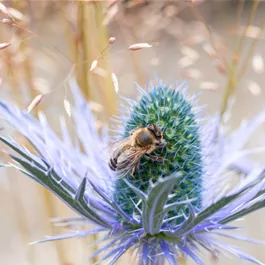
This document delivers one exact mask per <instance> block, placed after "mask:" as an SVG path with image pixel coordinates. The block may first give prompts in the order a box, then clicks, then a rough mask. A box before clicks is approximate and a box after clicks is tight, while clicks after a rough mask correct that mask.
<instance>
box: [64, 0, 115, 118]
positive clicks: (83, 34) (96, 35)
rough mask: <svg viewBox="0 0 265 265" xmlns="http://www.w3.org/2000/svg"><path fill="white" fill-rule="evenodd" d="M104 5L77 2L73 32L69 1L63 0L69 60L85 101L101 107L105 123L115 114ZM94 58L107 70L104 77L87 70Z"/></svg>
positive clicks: (103, 3)
mask: <svg viewBox="0 0 265 265" xmlns="http://www.w3.org/2000/svg"><path fill="white" fill-rule="evenodd" d="M105 4H106V3H105V2H103V1H95V2H94V1H93V2H86V1H77V7H78V8H77V16H76V20H77V30H76V32H73V30H72V28H71V27H70V22H69V21H68V12H70V10H69V8H70V7H69V4H66V3H64V2H62V11H63V18H64V22H65V33H66V37H67V40H68V42H69V48H70V54H71V60H72V63H73V65H74V66H75V75H76V78H77V80H78V83H79V86H80V89H81V90H82V92H83V94H84V95H85V97H86V98H87V100H89V101H95V102H98V103H100V104H101V105H102V106H104V113H103V115H102V116H101V117H100V118H101V119H102V120H103V121H105V122H106V121H107V118H108V117H110V116H111V115H113V114H115V113H116V109H117V95H116V94H115V91H114V86H113V83H112V80H111V71H110V69H109V66H108V49H106V47H107V46H108V45H109V41H108V40H109V36H108V32H107V29H106V26H104V25H103V23H102V22H103V19H104V14H103V12H104V6H105ZM103 51H104V53H103V54H102V52H103ZM97 58H99V65H100V67H101V68H102V69H103V70H104V72H105V73H106V74H105V75H103V76H100V75H97V74H95V73H93V72H90V71H89V69H90V66H91V64H92V62H93V61H94V60H96V59H97Z"/></svg>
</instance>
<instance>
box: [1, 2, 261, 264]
mask: <svg viewBox="0 0 265 265" xmlns="http://www.w3.org/2000/svg"><path fill="white" fill-rule="evenodd" d="M264 14H265V3H263V2H262V1H250V0H249V1H244V0H232V1H221V0H218V1H214V0H204V1H203V0H199V1H198V0H197V1H195V0H193V1H184V0H180V1H177V0H175V1H174V0H173V1H167V0H163V1H162V0H161V1H158V0H126V1H114V0H112V1H93V0H90V1H89V0H88V1H66V0H65V1H30V0H29V1H26V0H19V1H2V2H1V1H0V22H1V23H0V44H1V45H0V47H1V48H0V97H1V100H2V99H5V100H8V101H9V102H12V103H15V104H17V105H19V106H20V107H21V108H23V109H27V107H28V106H29V105H30V103H31V102H32V100H33V99H34V98H35V97H36V96H38V95H44V96H43V97H42V100H41V102H39V104H37V105H36V106H35V108H34V109H33V110H32V114H33V115H37V113H38V112H39V111H42V112H44V113H45V114H46V115H47V117H48V120H49V121H50V123H51V126H52V127H53V128H54V129H55V131H57V132H58V133H59V126H58V124H59V118H60V117H61V116H65V117H67V123H68V125H69V127H70V128H71V118H70V117H69V116H68V115H67V112H69V103H70V104H71V96H70V93H69V92H68V88H67V82H68V80H69V79H70V78H76V79H77V80H78V83H79V85H80V88H81V89H82V91H83V93H84V94H85V96H86V98H87V100H88V101H89V103H90V104H91V107H92V109H93V111H94V113H95V116H96V117H97V120H98V123H97V125H98V129H99V131H100V129H101V127H102V125H103V124H104V123H108V124H109V125H111V121H110V119H109V118H110V117H111V115H113V114H115V113H117V107H118V104H119V101H120V99H119V96H120V95H121V96H126V97H132V98H134V97H136V90H135V89H134V82H137V83H138V84H139V85H141V86H143V87H145V86H146V85H147V84H148V82H150V81H153V82H154V83H155V82H156V79H157V77H159V78H161V79H162V80H163V81H164V82H165V83H168V84H173V85H174V84H175V83H176V81H181V80H186V81H187V83H188V85H189V93H190V94H196V93H200V97H199V103H200V104H205V105H206V111H205V117H206V115H214V114H215V113H216V112H218V111H220V110H222V109H224V107H226V106H227V102H228V101H227V100H225V97H226V96H227V95H230V94H231V95H233V96H235V99H236V100H235V101H234V105H233V108H232V109H231V113H230V114H232V115H226V114H225V115H224V120H225V122H226V129H227V131H229V130H232V129H233V128H235V127H237V126H238V125H239V124H240V123H241V122H242V121H243V122H244V121H245V120H247V119H250V118H251V117H253V116H254V115H255V114H257V113H258V112H259V111H261V110H262V109H264V108H265V94H264V88H263V84H264V81H265V77H264V69H263V68H264V67H263V58H264V56H265V48H264V47H265V46H264V44H265V43H264V33H263V31H264V27H265V21H264ZM110 37H115V38H116V41H115V42H114V43H112V44H109V38H110ZM5 43H6V44H5ZM135 43H148V44H150V45H152V47H150V48H143V49H141V50H137V51H132V50H128V47H129V46H130V45H132V44H135ZM8 44H11V45H10V46H8V47H5V46H7V45H8ZM93 61H97V67H96V68H94V69H92V70H91V71H90V69H91V64H92V63H93ZM94 65H95V62H94ZM113 76H116V78H117V81H118V82H113ZM231 80H232V81H233V80H234V81H235V82H232V81H231ZM114 81H115V80H114ZM115 89H116V90H118V93H116V92H115ZM228 105H229V104H228ZM228 116H229V117H228ZM84 118H85V117H84ZM228 118H230V119H228ZM226 120H228V121H226ZM264 132H265V127H263V128H260V130H259V131H258V132H257V133H256V134H255V137H253V140H251V141H250V142H249V146H254V145H256V146H259V145H261V144H262V143H263V144H264V142H265V141H264ZM2 133H3V134H9V135H10V134H11V135H12V136H13V137H15V138H16V139H18V140H19V141H21V143H23V144H25V145H26V146H27V145H28V143H26V142H25V140H24V139H23V138H22V137H21V136H20V135H18V134H17V133H16V132H13V131H12V130H11V129H10V128H8V127H7V129H5V130H4V131H3V132H2ZM84 133H85V132H84ZM87 137H89V135H87ZM1 148H3V147H1ZM29 148H30V147H29ZM255 159H256V161H257V162H256V163H259V161H260V162H262V160H263V162H265V161H264V157H262V156H260V157H255ZM1 160H6V157H4V155H2V154H1ZM0 172H1V173H0V213H1V218H0V264H8V265H9V264H10V265H24V264H25V265H44V264H50V265H84V264H93V263H94V262H96V260H95V259H93V260H88V257H89V255H90V254H91V253H92V252H93V251H94V250H96V249H97V247H98V246H97V245H95V244H93V242H94V241H95V239H96V238H95V237H87V238H84V239H77V240H75V239H71V240H65V241H59V242H51V243H45V244H39V245H28V243H29V242H32V241H34V240H37V239H41V238H42V237H43V236H45V235H51V234H53V235H54V234H57V233H63V232H65V231H66V229H69V228H67V227H64V228H62V227H55V226H54V225H52V223H51V219H52V218H54V217H70V216H74V213H73V212H71V211H70V210H69V209H67V208H66V207H65V206H64V205H63V204H62V203H61V202H60V201H59V200H58V199H57V198H56V197H55V196H54V195H52V194H51V193H49V192H48V191H46V190H44V189H43V188H42V187H40V186H38V185H37V184H36V183H34V182H33V181H32V180H30V179H28V178H27V177H25V176H23V175H22V174H20V173H18V172H16V171H14V170H13V169H10V168H1V171H0ZM236 180H237V179H236ZM233 182H235V180H233ZM264 213H265V212H264V210H263V211H259V212H258V213H255V214H252V215H251V216H249V217H247V218H245V220H244V221H242V222H241V223H242V226H244V227H245V228H244V229H243V231H241V233H242V234H244V235H246V236H250V237H254V238H257V239H261V240H262V239H263V240H264V239H265V226H264V221H263V220H264V219H263V217H264ZM239 245H240V247H242V248H243V249H244V250H247V251H248V253H249V254H251V255H254V256H255V257H256V258H258V259H260V260H262V261H263V262H265V251H264V250H265V247H264V246H262V245H251V244H243V243H240V244H239ZM205 258H206V260H207V264H235V262H237V263H242V264H247V262H245V261H244V262H243V261H242V262H241V261H238V260H233V259H230V258H221V259H220V260H216V259H215V258H213V257H210V256H209V255H208V254H207V255H206V257H205ZM133 263H134V259H133V258H132V257H131V255H130V253H128V255H127V256H126V257H123V258H121V260H120V261H119V264H133ZM180 263H181V264H185V263H187V264H192V263H191V262H190V261H185V260H180Z"/></svg>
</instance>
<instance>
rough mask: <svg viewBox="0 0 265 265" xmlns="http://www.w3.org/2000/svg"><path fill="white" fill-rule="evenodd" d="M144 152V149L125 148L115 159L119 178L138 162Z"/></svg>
mask: <svg viewBox="0 0 265 265" xmlns="http://www.w3.org/2000/svg"><path fill="white" fill-rule="evenodd" d="M145 153H146V150H145V149H136V148H134V147H132V148H129V149H127V150H126V151H125V152H123V154H122V155H121V156H120V158H119V159H118V161H117V165H116V171H117V175H118V177H119V178H123V177H125V176H126V175H127V174H129V173H130V172H131V171H132V170H133V168H134V167H135V166H136V165H137V164H138V163H139V161H140V159H141V157H142V156H143V155H144V154H145Z"/></svg>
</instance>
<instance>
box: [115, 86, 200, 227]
mask: <svg viewBox="0 0 265 265" xmlns="http://www.w3.org/2000/svg"><path fill="white" fill-rule="evenodd" d="M148 124H156V125H158V126H159V127H160V128H161V129H162V131H163V136H164V139H165V141H166V142H167V144H166V146H165V147H164V148H163V149H156V150H155V151H154V152H153V153H152V155H156V156H159V157H163V158H165V160H164V161H163V162H154V161H153V160H150V159H148V158H146V157H142V158H141V163H140V168H139V170H138V171H137V173H136V176H135V178H133V177H132V174H131V173H130V174H128V175H127V176H125V178H126V179H127V180H129V181H130V182H131V183H132V184H133V185H134V186H136V187H138V188H139V189H140V190H142V191H143V192H145V193H147V192H148V187H149V185H150V180H151V181H152V182H153V183H154V182H156V180H157V179H158V178H159V177H161V176H165V177H166V176H169V175H171V174H173V173H178V174H176V176H177V175H178V176H179V174H180V175H181V177H178V181H177V184H176V185H175V187H174V192H173V193H174V196H173V197H172V199H171V200H170V201H169V202H176V201H183V200H185V199H187V198H188V199H194V201H193V202H192V205H193V206H194V207H195V209H200V207H201V182H202V181H201V178H202V172H203V166H202V159H201V142H200V137H199V125H198V123H197V122H196V115H195V113H193V106H192V104H191V103H190V102H189V100H187V99H186V98H185V96H184V94H182V93H181V92H180V91H178V90H176V89H171V88H169V87H164V86H157V87H154V88H153V89H152V90H151V91H150V92H146V93H144V94H143V95H142V96H141V98H140V99H139V101H138V102H137V103H136V104H135V105H134V106H133V109H132V112H131V115H130V117H129V119H128V120H127V122H126V124H125V128H124V135H123V136H124V137H128V136H129V133H130V131H132V130H133V129H135V128H136V127H137V126H143V127H145V126H147V125H148ZM114 200H115V201H116V202H117V203H118V204H119V205H120V206H121V208H122V209H123V210H124V211H125V212H127V213H128V214H132V215H134V216H136V215H138V214H139V208H140V209H141V203H140V202H139V198H137V197H136V196H135V194H134V192H133V191H132V190H131V189H130V188H129V187H128V186H127V185H126V183H125V182H124V180H123V179H117V181H116V183H115V193H114ZM137 208H138V209H137ZM184 215H188V205H181V206H179V207H176V209H174V210H172V211H170V212H169V214H168V218H172V219H173V218H174V217H176V219H174V221H173V222H174V223H179V222H181V221H182V220H183V218H184ZM177 216H180V217H179V218H178V217H177Z"/></svg>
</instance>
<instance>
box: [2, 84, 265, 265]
mask: <svg viewBox="0 0 265 265" xmlns="http://www.w3.org/2000/svg"><path fill="white" fill-rule="evenodd" d="M71 88H72V91H73V96H74V101H75V102H74V108H73V112H72V117H73V120H74V123H75V128H76V135H77V137H78V141H75V144H74V143H73V142H72V140H71V138H70V136H69V133H68V130H67V129H66V126H65V122H64V120H63V119H61V129H62V139H61V138H59V137H58V136H57V135H56V134H55V133H54V132H53V131H52V130H51V128H50V127H49V125H48V123H47V121H46V119H45V116H44V115H43V114H41V115H40V117H39V120H37V119H35V118H33V117H32V116H30V115H29V114H28V113H26V112H24V111H21V110H19V109H17V108H16V107H15V106H12V105H9V104H7V103H4V102H0V114H1V115H2V116H3V117H4V118H5V119H6V120H7V121H8V122H9V123H11V124H12V125H13V126H14V127H15V128H16V129H17V130H18V131H19V132H21V133H22V134H23V135H24V136H25V137H26V138H27V139H28V140H29V141H30V142H31V143H32V145H33V146H34V147H35V149H36V152H29V151H28V150H27V149H25V148H23V147H21V146H19V145H18V144H17V143H16V142H15V141H13V140H11V139H9V138H4V137H1V138H0V139H1V140H2V142H4V143H5V144H6V145H7V146H9V147H11V149H13V151H15V153H16V154H10V156H11V158H12V159H13V161H14V164H12V165H13V166H14V167H16V168H18V169H19V170H20V171H21V172H22V173H24V174H26V175H27V176H29V177H30V178H32V179H34V180H36V181H37V182H38V183H40V184H41V185H43V186H45V187H46V188H48V189H49V190H50V191H52V192H53V193H54V194H55V195H56V196H57V197H59V198H60V199H61V200H62V201H63V202H65V203H66V204H67V205H68V206H69V207H71V208H72V209H73V210H74V211H75V212H76V213H78V214H79V216H80V217H79V218H76V217H75V218H66V219H58V220H56V221H57V222H64V223H66V224H68V225H71V226H73V227H74V226H79V225H81V224H86V223H93V224H94V226H95V228H94V229H92V230H81V231H77V232H75V233H69V234H64V235H58V236H50V237H48V238H45V239H43V240H40V241H37V242H45V241H50V240H57V239H62V238H73V237H82V236H87V235H89V234H93V233H100V232H102V233H105V236H104V239H105V246H104V247H102V248H100V249H99V250H98V251H96V252H95V253H94V255H93V256H96V255H100V254H103V255H102V256H101V259H100V261H104V260H107V259H108V260H109V263H108V264H114V263H115V262H116V261H117V260H118V259H119V257H120V256H122V255H123V254H124V253H125V252H126V251H127V250H128V249H134V250H136V255H137V257H138V260H139V264H164V263H165V261H166V260H167V261H168V262H169V263H170V264H178V258H179V257H180V255H184V256H187V257H190V258H191V259H193V260H194V261H195V262H196V263H197V264H204V263H203V261H202V260H201V258H200V257H199V254H200V252H199V249H200V248H204V249H206V250H207V251H209V252H211V253H212V254H214V255H216V254H217V253H223V252H226V251H228V252H231V253H232V254H235V255H236V256H238V257H240V258H243V259H246V260H249V261H252V262H254V263H257V264H261V263H260V262H259V261H257V260H256V259H255V258H253V257H250V256H249V255H247V254H245V253H243V252H241V251H240V250H238V249H237V248H234V247H232V246H230V245H228V244H225V243H223V242H222V241H221V240H218V238H217V237H216V236H219V237H233V238H235V239H240V240H248V239H246V238H244V237H240V236H238V235H237V236H236V235H233V234H231V233H229V234H228V233H226V230H227V229H230V230H233V229H236V228H237V227H235V226H231V225H230V224H229V223H230V222H231V221H234V220H237V219H239V218H241V217H243V216H245V215H246V214H248V213H251V212H253V211H255V210H257V209H260V208H262V207H263V206H264V204H265V178H264V176H265V174H264V169H265V167H264V166H261V167H252V166H251V164H250V166H248V164H247V163H246V162H244V163H243V164H242V163H241V161H242V159H245V161H246V159H247V156H248V155H249V154H251V153H254V152H257V151H264V148H258V149H251V150H242V148H243V145H244V144H245V143H246V142H247V140H248V139H249V137H250V136H251V133H252V132H253V131H254V130H255V129H256V128H257V127H258V126H259V125H260V124H261V123H263V122H264V121H265V112H262V113H261V114H259V115H258V116H257V117H255V118H254V119H253V120H252V121H250V122H249V123H248V124H246V125H244V126H241V127H240V128H239V129H238V130H236V131H234V134H232V135H228V136H224V135H222V133H221V131H220V130H219V127H218V125H219V123H218V119H213V120H212V121H211V122H210V120H209V121H208V124H206V125H205V124H204V125H203V124H201V122H199V119H198V113H197V112H198V111H196V110H195V108H194V101H193V100H192V99H188V98H187V96H186V93H184V92H182V91H181V89H180V88H181V85H180V86H179V87H176V88H173V89H172V88H170V87H168V86H166V85H163V84H161V83H160V84H159V85H157V86H154V87H150V88H148V89H147V90H143V89H141V88H139V89H138V90H139V94H140V95H139V100H138V101H133V100H129V99H126V102H127V103H128V104H127V107H125V109H124V108H123V112H122V113H123V115H122V116H119V120H120V121H121V126H120V129H119V135H118V139H119V140H120V139H126V137H129V134H130V132H131V131H132V130H134V129H135V128H137V127H138V126H143V127H146V126H147V125H148V124H155V125H157V126H159V127H160V129H161V130H162V132H163V136H164V139H165V141H166V143H167V144H166V146H164V147H163V148H161V149H155V150H154V151H153V152H152V153H151V154H150V155H154V156H157V157H161V158H163V159H162V160H161V161H158V162H157V161H153V160H152V159H150V157H149V158H148V157H146V156H144V155H143V156H142V157H140V160H139V161H140V166H139V168H138V170H137V172H136V174H135V176H132V174H131V172H128V173H127V174H126V175H125V176H124V177H123V178H118V176H117V175H116V174H115V173H113V171H112V170H111V169H110V168H109V166H108V161H107V160H105V159H104V158H103V156H102V149H103V148H104V147H106V146H107V145H108V142H109V137H108V136H107V134H106V133H105V131H104V130H103V133H102V135H98V134H97V132H96V130H95V128H96V126H95V121H94V118H93V116H92V113H91V110H90V109H89V106H88V104H87V103H86V102H85V100H84V98H83V96H82V95H81V93H80V91H79V89H78V88H77V85H76V84H75V83H74V82H72V83H71ZM125 113H127V115H126V116H124V114H125ZM76 143H77V144H76ZM78 143H81V144H82V146H83V151H81V150H80V147H79V144H78ZM247 161H248V160H247ZM233 170H234V171H237V172H239V171H240V172H241V173H242V174H244V175H245V178H244V179H243V181H241V182H240V183H239V184H238V185H237V186H236V187H234V188H231V189H230V190H227V189H225V185H224V184H226V183H227V179H228V177H229V174H230V172H232V171H233ZM249 241H251V240H249ZM252 241H253V240H252Z"/></svg>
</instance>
